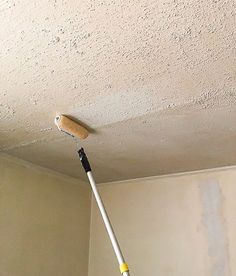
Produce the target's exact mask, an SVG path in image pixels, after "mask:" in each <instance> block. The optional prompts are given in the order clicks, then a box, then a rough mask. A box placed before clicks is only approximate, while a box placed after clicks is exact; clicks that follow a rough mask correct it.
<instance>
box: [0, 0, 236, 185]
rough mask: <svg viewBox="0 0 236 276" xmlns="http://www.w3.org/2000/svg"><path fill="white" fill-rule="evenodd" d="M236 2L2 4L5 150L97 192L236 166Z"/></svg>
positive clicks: (0, 139)
mask: <svg viewBox="0 0 236 276" xmlns="http://www.w3.org/2000/svg"><path fill="white" fill-rule="evenodd" d="M235 11H236V4H235V1H226V0H225V1H220V0H219V1H218V0H211V1H209V0H201V1H200V0H197V1H196V0H171V1H169V0H160V1H156V0H155V1H151V0H150V1H144V0H141V1H140V0H139V1H137V0H136V1H135V0H132V1H127V0H126V1H125V0H121V1H113V0H109V1H106V0H105V1H99V0H91V1H89V0H85V1H76V0H71V1H63V0H61V1H59V0H48V1H45V0H40V1H39V0H37V1H36V0H23V1H20V0H19V1H13V0H12V1H8V0H3V1H1V4H0V19H1V28H0V64H1V70H0V84H1V89H0V119H1V120H0V132H1V133H0V148H1V151H2V152H6V153H8V154H10V155H14V156H17V157H19V158H22V159H25V160H28V161H30V162H33V163H35V164H38V165H41V166H44V167H48V168H51V169H53V170H56V171H59V172H62V173H65V174H67V175H71V176H73V177H77V178H81V179H85V174H84V172H83V171H82V169H81V165H80V161H79V159H78V156H77V153H76V149H78V145H77V142H75V141H74V140H73V139H72V138H70V137H68V136H67V135H65V134H63V133H60V132H59V131H58V130H57V128H56V126H55V125H54V122H53V121H54V117H55V115H56V114H57V113H62V114H67V115H71V116H73V117H74V118H76V119H79V120H80V121H82V122H83V123H85V124H86V125H87V126H89V129H90V131H91V135H90V136H89V137H88V138H87V139H86V140H85V141H84V142H83V146H84V147H85V149H86V151H87V154H88V156H89V159H90V161H91V164H92V167H93V169H94V173H95V176H96V179H97V180H98V182H107V181H113V180H122V179H130V178H137V177H144V176H151V175H160V174H167V173H173V172H182V171H190V170H198V169H204V168H212V167H218V166H225V165H233V164H236V123H235V122H236V48H235V46H236V24H235V23H236V22H235Z"/></svg>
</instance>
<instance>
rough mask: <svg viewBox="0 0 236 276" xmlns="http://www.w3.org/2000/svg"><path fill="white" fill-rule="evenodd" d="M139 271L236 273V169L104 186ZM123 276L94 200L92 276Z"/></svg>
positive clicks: (182, 275) (196, 275) (152, 274)
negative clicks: (119, 270)
mask: <svg viewBox="0 0 236 276" xmlns="http://www.w3.org/2000/svg"><path fill="white" fill-rule="evenodd" d="M100 191H101V194H102V196H103V197H104V202H105V204H106V205H107V210H108V213H109V214H110V216H111V220H112V222H113V224H114V228H115V230H116V232H117V236H118V238H119V240H120V243H121V246H122V248H123V250H124V253H125V256H126V257H127V261H128V263H129V265H130V268H131V275H135V276H144V275H148V276H157V275H163V276H189V275H191V276H200V275H201V276H230V275H236V168H229V169H222V170H215V171H214V170H212V171H205V172H198V173H189V174H183V175H173V176H166V177H156V178H155V177H153V178H146V179H140V180H133V181H125V182H117V183H111V184H109V185H108V184H103V185H102V186H101V187H100ZM104 275H113V276H116V275H117V276H118V275H120V274H119V272H118V269H117V264H116V259H115V257H114V254H113V251H112V248H111V245H110V242H109V241H108V238H107V235H106V233H105V230H104V227H103V224H102V222H101V218H100V215H99V214H98V211H97V207H96V205H95V202H94V200H93V202H92V221H91V239H90V264H89V276H104Z"/></svg>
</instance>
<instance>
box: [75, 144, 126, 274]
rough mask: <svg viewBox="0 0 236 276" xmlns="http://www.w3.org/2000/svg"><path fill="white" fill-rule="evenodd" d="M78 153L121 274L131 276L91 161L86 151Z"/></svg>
mask: <svg viewBox="0 0 236 276" xmlns="http://www.w3.org/2000/svg"><path fill="white" fill-rule="evenodd" d="M78 153H79V157H80V161H81V163H82V165H83V168H84V170H85V172H86V173H87V176H88V179H89V182H90V185H91V188H92V191H93V194H94V197H95V199H96V202H97V205H98V208H99V210H100V213H101V216H102V219H103V222H104V224H105V227H106V230H107V233H108V236H109V238H110V240H111V243H112V246H113V249H114V251H115V254H116V257H117V260H118V263H119V267H120V272H121V274H122V275H123V276H129V275H130V274H129V268H128V265H127V263H126V262H125V259H124V256H123V254H122V252H121V249H120V246H119V243H118V240H117V238H116V236H115V232H114V230H113V228H112V225H111V222H110V220H109V217H108V215H107V212H106V209H105V206H104V204H103V201H102V199H101V196H100V194H99V192H98V190H97V187H96V183H95V180H94V178H93V175H92V171H91V167H90V164H89V161H88V159H87V156H86V154H85V152H84V149H83V148H81V149H80V150H79V151H78Z"/></svg>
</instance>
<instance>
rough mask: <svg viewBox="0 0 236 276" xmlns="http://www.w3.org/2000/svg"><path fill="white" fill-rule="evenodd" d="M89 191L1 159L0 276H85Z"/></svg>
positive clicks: (72, 183)
mask: <svg viewBox="0 0 236 276" xmlns="http://www.w3.org/2000/svg"><path fill="white" fill-rule="evenodd" d="M89 223H90V191H89V189H88V187H86V186H85V185H84V184H82V182H80V183H78V182H77V181H75V180H73V179H72V178H69V177H64V176H62V175H59V174H57V173H53V172H51V171H49V170H44V169H41V168H38V167H35V166H32V165H30V164H29V163H26V162H22V161H20V160H17V159H14V158H10V157H8V156H6V155H0V276H53V275H56V276H65V275H68V276H80V275H81V276H82V275H83V276H86V275H87V269H88V244H89Z"/></svg>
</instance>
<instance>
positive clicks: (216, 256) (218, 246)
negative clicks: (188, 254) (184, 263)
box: [199, 180, 231, 276]
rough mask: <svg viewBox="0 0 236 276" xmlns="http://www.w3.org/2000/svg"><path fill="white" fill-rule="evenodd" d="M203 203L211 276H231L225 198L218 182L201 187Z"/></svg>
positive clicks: (204, 183)
mask: <svg viewBox="0 0 236 276" xmlns="http://www.w3.org/2000/svg"><path fill="white" fill-rule="evenodd" d="M199 192H200V198H201V202H202V223H203V226H204V227H205V233H206V238H207V242H208V253H209V257H210V259H211V264H212V265H211V276H222V275H224V276H230V275H231V273H230V266H229V249H228V240H227V231H226V227H225V221H224V216H223V212H222V201H223V196H222V192H221V189H220V185H219V183H218V182H217V181H213V180H212V181H207V182H203V183H201V184H200V185H199Z"/></svg>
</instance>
